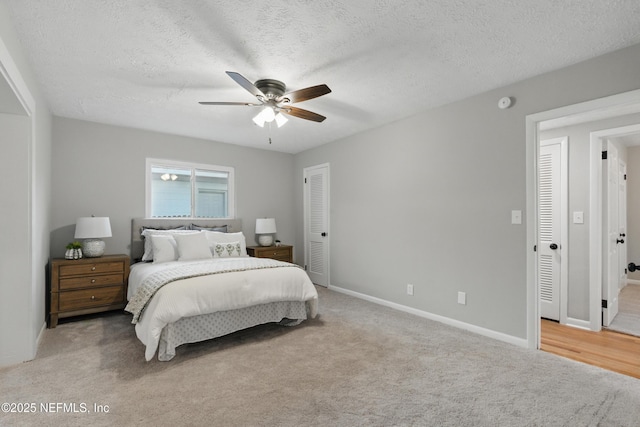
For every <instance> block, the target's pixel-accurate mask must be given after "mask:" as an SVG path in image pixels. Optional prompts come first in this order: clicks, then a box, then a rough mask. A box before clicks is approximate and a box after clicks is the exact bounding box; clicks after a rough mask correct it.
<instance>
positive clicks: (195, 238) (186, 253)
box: [173, 232, 213, 261]
mask: <svg viewBox="0 0 640 427" xmlns="http://www.w3.org/2000/svg"><path fill="white" fill-rule="evenodd" d="M173 238H174V239H176V243H177V244H178V261H191V260H196V259H207V258H213V255H211V249H209V241H208V240H207V236H205V235H204V233H203V232H196V233H195V234H176V235H175V236H173Z"/></svg>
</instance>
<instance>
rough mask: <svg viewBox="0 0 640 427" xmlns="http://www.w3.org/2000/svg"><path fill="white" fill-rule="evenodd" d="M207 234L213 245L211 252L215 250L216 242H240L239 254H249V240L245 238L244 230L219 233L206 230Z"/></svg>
mask: <svg viewBox="0 0 640 427" xmlns="http://www.w3.org/2000/svg"><path fill="white" fill-rule="evenodd" d="M204 234H205V236H207V240H209V244H210V245H211V252H212V253H213V252H214V248H213V247H214V246H215V245H216V243H234V242H240V255H239V256H248V255H247V241H246V239H245V238H244V234H242V231H238V232H237V233H219V232H217V231H205V232H204Z"/></svg>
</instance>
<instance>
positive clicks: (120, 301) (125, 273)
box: [48, 255, 130, 328]
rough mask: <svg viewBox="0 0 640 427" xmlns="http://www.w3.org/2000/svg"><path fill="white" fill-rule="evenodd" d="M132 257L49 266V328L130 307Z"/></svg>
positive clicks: (60, 261)
mask: <svg viewBox="0 0 640 427" xmlns="http://www.w3.org/2000/svg"><path fill="white" fill-rule="evenodd" d="M129 262H130V261H129V256H128V255H105V256H102V257H99V258H82V259H78V260H70V259H52V260H51V262H50V263H49V264H50V265H49V274H50V282H51V285H50V286H51V289H50V300H49V323H48V324H49V327H50V328H55V327H56V326H57V325H58V318H63V317H71V316H79V315H81V314H89V313H98V312H101V311H108V310H118V309H122V308H124V307H125V306H126V305H127V280H128V278H129Z"/></svg>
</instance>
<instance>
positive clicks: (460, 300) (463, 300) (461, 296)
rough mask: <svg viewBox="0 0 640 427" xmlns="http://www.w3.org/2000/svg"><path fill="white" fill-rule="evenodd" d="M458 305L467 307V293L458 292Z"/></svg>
mask: <svg viewBox="0 0 640 427" xmlns="http://www.w3.org/2000/svg"><path fill="white" fill-rule="evenodd" d="M458 304H462V305H467V293H466V292H458Z"/></svg>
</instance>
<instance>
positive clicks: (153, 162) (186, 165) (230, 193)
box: [145, 157, 236, 219]
mask: <svg viewBox="0 0 640 427" xmlns="http://www.w3.org/2000/svg"><path fill="white" fill-rule="evenodd" d="M154 166H160V167H167V168H176V169H191V174H192V176H193V174H194V173H195V170H196V169H197V170H204V171H210V172H225V173H227V174H229V175H228V176H229V181H228V188H227V200H228V206H227V216H226V217H224V218H218V217H216V218H215V219H234V218H235V206H236V198H235V169H234V168H233V167H230V166H219V165H207V164H203V163H191V162H181V161H177V160H167V159H153V158H149V157H147V159H146V167H145V216H146V217H147V218H152V216H151V206H152V204H151V168H152V167H154ZM194 185H195V184H194V180H192V182H191V215H192V216H191V217H189V218H191V219H196V217H193V214H194V209H195V197H194V194H193V192H194ZM182 218H185V217H182ZM199 219H202V217H199Z"/></svg>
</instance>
